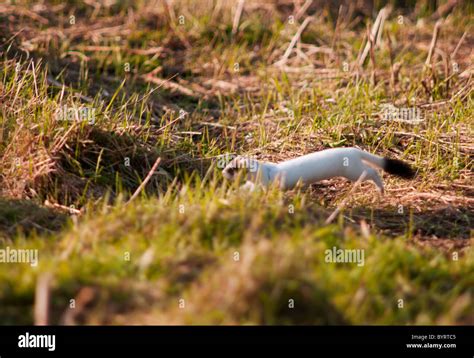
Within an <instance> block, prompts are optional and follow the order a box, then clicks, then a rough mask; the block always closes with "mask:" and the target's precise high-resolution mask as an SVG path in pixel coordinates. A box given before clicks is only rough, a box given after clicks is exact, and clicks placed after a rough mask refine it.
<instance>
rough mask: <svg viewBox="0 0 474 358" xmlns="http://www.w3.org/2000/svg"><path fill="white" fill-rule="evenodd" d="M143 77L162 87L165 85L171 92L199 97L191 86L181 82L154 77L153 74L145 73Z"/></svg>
mask: <svg viewBox="0 0 474 358" xmlns="http://www.w3.org/2000/svg"><path fill="white" fill-rule="evenodd" d="M141 78H142V79H143V80H144V81H145V82H150V83H154V84H156V85H158V86H160V87H164V88H166V89H167V90H170V91H171V92H179V93H181V94H184V95H185V96H188V97H197V95H196V94H195V93H194V92H193V90H191V89H189V88H186V87H184V86H182V85H180V84H179V83H176V82H171V81H169V80H164V79H161V78H158V77H153V76H150V75H144V76H141Z"/></svg>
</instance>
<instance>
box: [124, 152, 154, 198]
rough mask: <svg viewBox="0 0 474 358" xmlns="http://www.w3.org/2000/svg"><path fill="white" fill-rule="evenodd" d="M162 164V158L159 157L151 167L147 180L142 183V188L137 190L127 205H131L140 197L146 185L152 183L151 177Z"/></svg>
mask: <svg viewBox="0 0 474 358" xmlns="http://www.w3.org/2000/svg"><path fill="white" fill-rule="evenodd" d="M160 162H161V158H160V157H158V159H157V160H156V161H155V164H153V166H152V167H151V169H150V172H149V173H148V174H147V176H146V177H145V180H143V181H142V183H141V184H140V186H139V187H138V188H137V190H135V192H134V193H133V195H132V197H131V198H130V199H129V200H128V201H127V203H126V204H130V202H131V201H133V200H134V199H135V198H136V197H137V196H138V194H140V192H141V191H142V190H143V188H144V187H145V185H146V184H147V183H148V182H149V181H150V179H151V177H152V176H153V174H154V173H155V170H156V168H157V167H158V165H159V164H160Z"/></svg>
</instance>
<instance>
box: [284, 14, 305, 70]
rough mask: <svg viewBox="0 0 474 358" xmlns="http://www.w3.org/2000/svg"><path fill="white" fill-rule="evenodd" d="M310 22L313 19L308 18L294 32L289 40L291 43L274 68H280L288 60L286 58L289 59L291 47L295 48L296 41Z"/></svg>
mask: <svg viewBox="0 0 474 358" xmlns="http://www.w3.org/2000/svg"><path fill="white" fill-rule="evenodd" d="M312 20H313V17H312V16H309V17H307V18H306V19H305V20H304V21H303V23H302V24H301V26H300V27H299V28H298V31H296V33H295V35H294V36H293V38H292V39H291V42H290V44H289V45H288V48H287V49H286V51H285V53H284V54H283V56H282V58H281V59H280V60H279V61H278V62H276V63H275V66H282V65H284V64H285V63H286V61H287V60H288V57H290V55H291V51H293V47H295V45H296V43H297V42H298V40H299V39H300V37H301V34H302V33H303V31H304V29H305V28H306V26H308V24H309V23H310V22H311V21H312Z"/></svg>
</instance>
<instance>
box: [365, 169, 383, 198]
mask: <svg viewBox="0 0 474 358" xmlns="http://www.w3.org/2000/svg"><path fill="white" fill-rule="evenodd" d="M365 171H366V172H367V175H366V179H365V180H372V181H373V182H374V183H375V185H376V186H377V189H378V191H379V192H380V194H382V195H383V181H382V179H381V178H380V175H379V173H378V172H377V171H376V170H375V169H374V168H371V167H369V166H365Z"/></svg>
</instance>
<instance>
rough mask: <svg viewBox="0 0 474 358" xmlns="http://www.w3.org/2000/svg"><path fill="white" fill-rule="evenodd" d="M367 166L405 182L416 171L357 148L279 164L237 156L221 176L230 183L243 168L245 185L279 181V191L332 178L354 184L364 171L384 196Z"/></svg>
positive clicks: (395, 160) (322, 153)
mask: <svg viewBox="0 0 474 358" xmlns="http://www.w3.org/2000/svg"><path fill="white" fill-rule="evenodd" d="M370 165H373V166H375V167H378V168H381V169H383V170H385V171H386V172H387V173H390V174H393V175H396V176H399V177H401V178H405V179H411V178H413V177H414V176H415V171H414V170H413V169H412V168H411V167H410V166H409V165H408V164H406V163H404V162H402V161H401V160H397V159H390V158H384V157H380V156H378V155H374V154H370V153H368V152H364V151H362V150H360V149H357V148H335V149H326V150H323V151H320V152H316V153H311V154H307V155H303V156H301V157H298V158H294V159H290V160H287V161H284V162H281V163H278V164H275V163H270V162H262V161H257V160H255V159H251V158H247V157H240V156H239V157H236V158H234V159H233V160H232V161H231V162H230V163H229V164H228V165H227V166H226V167H225V168H224V169H223V171H222V174H223V175H224V177H225V178H226V179H228V180H233V179H234V178H235V177H236V176H237V174H238V171H239V170H240V169H246V171H247V173H246V179H247V186H252V185H255V184H261V185H263V186H268V185H270V184H271V183H273V182H274V181H278V183H279V186H280V188H281V189H292V188H294V187H295V186H296V184H297V183H298V182H301V183H302V184H303V185H309V184H312V183H315V182H318V181H320V180H324V179H330V178H334V177H344V178H347V179H349V180H351V181H357V180H358V179H359V178H361V176H362V174H363V173H364V172H365V176H364V177H363V180H372V181H373V182H374V183H375V185H376V186H377V189H378V190H379V191H380V192H381V193H383V189H384V187H383V182H382V179H381V178H380V176H379V174H378V172H377V170H375V169H374V168H373V167H372V166H370Z"/></svg>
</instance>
